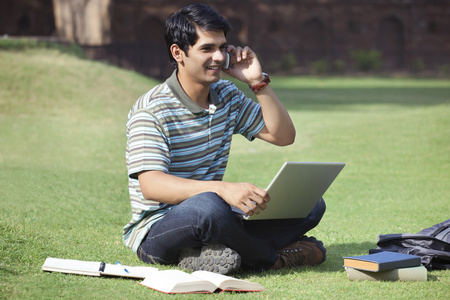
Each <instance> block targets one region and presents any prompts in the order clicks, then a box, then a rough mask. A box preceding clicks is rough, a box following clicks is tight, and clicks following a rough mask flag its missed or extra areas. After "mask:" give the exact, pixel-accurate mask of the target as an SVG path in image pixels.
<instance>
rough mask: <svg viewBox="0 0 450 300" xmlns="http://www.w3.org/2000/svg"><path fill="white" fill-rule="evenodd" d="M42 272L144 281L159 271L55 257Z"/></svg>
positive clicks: (47, 260) (48, 260) (48, 259)
mask: <svg viewBox="0 0 450 300" xmlns="http://www.w3.org/2000/svg"><path fill="white" fill-rule="evenodd" d="M42 270H43V271H47V272H59V273H67V274H78V275H87V276H118V277H127V278H137V279H144V278H145V277H147V276H148V275H149V274H151V273H153V272H157V271H158V269H157V268H153V267H130V266H122V265H120V264H118V263H116V264H107V263H104V262H97V261H82V260H74V259H61V258H53V257H48V258H47V259H46V260H45V262H44V265H43V266H42Z"/></svg>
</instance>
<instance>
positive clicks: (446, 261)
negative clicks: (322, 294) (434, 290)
mask: <svg viewBox="0 0 450 300" xmlns="http://www.w3.org/2000/svg"><path fill="white" fill-rule="evenodd" d="M377 246H378V247H377V248H376V249H372V250H370V253H376V252H380V251H392V252H401V253H406V254H413V255H417V256H420V257H421V261H422V265H424V266H425V267H426V268H427V269H430V270H432V269H442V270H443V269H450V219H448V220H447V221H444V222H442V223H439V224H436V225H434V226H432V227H429V228H426V229H424V230H422V231H420V232H418V233H416V234H413V233H400V234H380V235H379V236H378V242H377Z"/></svg>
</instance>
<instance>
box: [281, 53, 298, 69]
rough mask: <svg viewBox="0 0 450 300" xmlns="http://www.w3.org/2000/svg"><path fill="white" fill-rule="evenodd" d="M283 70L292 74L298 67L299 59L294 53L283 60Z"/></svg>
mask: <svg viewBox="0 0 450 300" xmlns="http://www.w3.org/2000/svg"><path fill="white" fill-rule="evenodd" d="M280 65H281V69H282V70H283V71H285V72H291V71H292V70H293V69H294V68H295V67H296V66H297V65H298V62H297V58H296V57H295V54H294V53H289V54H287V55H285V56H284V57H283V59H282V60H281V64H280Z"/></svg>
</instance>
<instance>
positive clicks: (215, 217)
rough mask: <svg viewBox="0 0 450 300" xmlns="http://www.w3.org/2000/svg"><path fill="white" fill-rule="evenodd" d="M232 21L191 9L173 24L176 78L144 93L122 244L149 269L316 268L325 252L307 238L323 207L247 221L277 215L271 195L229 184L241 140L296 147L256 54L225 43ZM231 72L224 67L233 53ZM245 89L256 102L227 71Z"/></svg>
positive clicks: (130, 160)
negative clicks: (234, 149)
mask: <svg viewBox="0 0 450 300" xmlns="http://www.w3.org/2000/svg"><path fill="white" fill-rule="evenodd" d="M230 30H231V27H230V25H229V23H228V22H227V21H226V20H225V19H224V18H223V17H221V16H220V15H219V14H218V13H217V12H216V11H215V10H213V9H212V8H210V7H208V6H206V5H202V4H196V5H189V6H186V7H184V8H182V9H181V10H180V11H179V12H177V13H175V14H172V15H171V16H170V17H169V18H168V20H167V22H166V32H165V38H166V42H167V47H168V51H169V57H170V59H171V61H172V63H173V65H174V66H175V67H176V68H175V71H174V72H173V74H172V76H171V77H170V78H168V79H167V81H166V82H164V83H163V84H160V85H158V86H156V87H155V88H153V89H152V90H150V91H149V92H147V93H146V94H144V95H143V96H142V97H141V98H140V99H139V100H138V101H137V102H136V104H135V105H134V106H133V108H132V109H131V111H130V113H129V116H128V121H127V139H128V142H127V151H126V158H127V166H128V175H129V190H130V199H131V206H132V214H133V216H132V219H131V221H130V222H129V223H128V224H127V225H126V226H125V228H124V242H125V244H126V245H127V246H128V247H130V248H131V249H133V251H134V252H136V253H137V255H138V256H139V258H140V259H141V260H142V261H144V262H147V263H160V264H177V263H178V264H179V266H180V267H182V268H186V269H189V270H198V269H203V270H210V271H215V272H220V273H222V274H227V273H231V272H234V271H236V270H238V269H240V268H241V267H243V268H249V269H259V270H261V269H263V270H264V269H271V268H274V269H279V268H289V267H296V266H301V265H316V264H319V263H321V262H323V261H324V260H325V249H324V248H323V246H322V243H321V242H319V241H317V240H316V239H314V238H312V237H310V238H308V237H305V236H304V234H305V233H306V232H307V231H309V230H310V229H312V228H313V227H315V226H316V225H317V224H318V223H319V221H320V219H321V217H322V215H323V213H324V211H325V203H324V202H323V200H322V201H320V202H319V203H318V204H317V206H316V207H315V208H314V210H313V211H312V212H311V214H310V215H309V216H308V217H307V218H304V219H295V220H271V221H251V222H250V221H245V220H243V219H242V217H241V216H240V215H239V214H237V213H235V212H233V211H232V209H231V207H235V208H239V209H240V210H242V211H243V212H244V213H246V214H248V215H252V214H259V213H260V211H261V210H264V209H266V208H268V209H270V204H269V200H270V195H268V193H267V192H266V191H265V190H264V189H261V188H259V187H257V186H255V185H253V184H250V183H245V182H240V183H232V182H225V181H222V177H223V175H224V172H225V168H226V165H227V161H228V154H229V150H230V145H231V136H232V135H233V134H242V135H244V136H245V137H247V139H248V140H250V141H251V140H253V139H254V138H259V139H262V140H264V141H267V142H269V143H272V144H275V145H279V146H284V145H289V144H292V143H293V142H294V139H295V129H294V126H293V124H292V121H291V119H290V117H289V114H288V112H287V111H286V109H285V108H284V106H283V105H282V104H281V102H280V101H279V99H278V98H277V96H276V95H275V93H274V92H273V90H272V88H271V87H270V85H269V82H270V80H269V77H268V76H267V75H266V74H264V73H263V72H262V69H261V65H260V63H259V61H258V58H257V57H256V55H255V53H254V52H253V51H252V50H251V49H250V48H248V47H244V48H241V47H236V46H232V45H228V44H227V40H226V35H227V33H228V32H229V31H230ZM227 52H228V53H230V54H231V67H230V68H229V69H227V70H224V69H223V68H222V66H223V64H224V62H225V58H226V53H227ZM221 71H224V72H226V73H227V74H228V75H230V76H232V77H234V78H236V79H238V80H240V81H242V82H245V83H247V84H248V85H249V86H250V88H251V89H252V91H253V92H254V93H255V95H256V98H257V100H258V102H259V103H255V102H253V101H251V100H250V99H249V98H247V97H245V95H244V94H243V93H242V92H241V91H240V90H238V89H237V88H236V86H235V85H234V84H232V83H231V82H229V81H225V80H221V79H220V72H221Z"/></svg>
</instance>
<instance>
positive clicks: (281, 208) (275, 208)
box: [233, 162, 345, 220]
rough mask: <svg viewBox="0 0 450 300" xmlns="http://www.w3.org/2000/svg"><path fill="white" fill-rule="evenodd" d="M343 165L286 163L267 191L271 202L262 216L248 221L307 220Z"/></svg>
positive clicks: (255, 216) (254, 216) (247, 217)
mask: <svg viewBox="0 0 450 300" xmlns="http://www.w3.org/2000/svg"><path fill="white" fill-rule="evenodd" d="M344 166H345V163H343V162H286V163H284V165H283V166H282V167H281V169H280V170H279V171H278V173H277V175H275V177H274V178H273V179H272V182H271V183H270V184H269V186H268V188H267V191H268V193H269V195H270V202H269V203H268V205H267V208H266V209H265V210H262V211H261V213H260V214H258V215H253V216H248V215H246V214H244V213H243V212H242V211H241V210H240V209H237V208H235V207H233V210H234V211H236V212H238V213H241V214H243V217H244V218H245V219H247V220H268V219H292V218H305V217H307V216H308V214H309V213H310V212H311V210H312V209H313V208H314V206H315V205H316V204H317V202H318V201H319V200H320V199H321V198H322V196H323V195H324V194H325V192H326V191H327V189H328V188H329V187H330V185H331V184H332V183H333V181H334V180H335V179H336V177H337V176H338V175H339V173H340V172H341V170H342V169H343V168H344Z"/></svg>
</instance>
